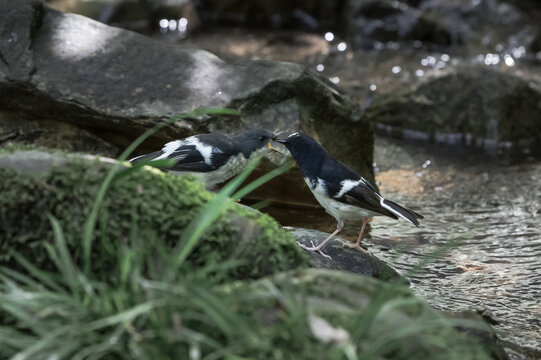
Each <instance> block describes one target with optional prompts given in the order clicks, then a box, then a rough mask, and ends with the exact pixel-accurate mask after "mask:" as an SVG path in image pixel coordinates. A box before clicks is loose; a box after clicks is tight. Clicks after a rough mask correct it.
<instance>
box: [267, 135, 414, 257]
mask: <svg viewBox="0 0 541 360" xmlns="http://www.w3.org/2000/svg"><path fill="white" fill-rule="evenodd" d="M273 140H274V141H276V142H279V143H282V144H284V145H285V146H286V147H287V149H288V150H289V152H290V153H291V155H292V156H293V158H294V159H295V161H296V162H297V163H298V164H299V167H300V169H301V171H302V173H303V175H304V181H306V184H307V185H308V187H309V188H310V190H311V191H312V193H313V194H314V196H315V198H316V200H317V201H318V202H319V203H320V204H321V206H323V207H324V208H325V210H326V211H327V213H329V214H330V215H332V216H333V217H334V218H335V219H336V221H337V226H336V231H334V232H333V233H332V234H331V235H329V236H328V237H327V238H326V239H325V240H323V241H322V242H321V244H319V245H318V246H315V245H314V243H313V242H312V247H307V246H305V245H303V244H300V243H299V245H300V246H301V247H302V248H303V249H305V250H308V251H315V252H317V253H319V254H321V255H323V256H325V257H328V258H330V256H328V255H326V254H325V253H323V251H321V248H322V247H323V245H325V243H327V241H329V240H330V239H332V238H333V237H334V236H335V235H336V234H338V233H339V232H340V231H341V230H342V228H343V227H344V224H345V222H352V221H353V222H355V221H359V220H361V219H362V222H363V224H362V227H361V231H360V232H359V237H358V238H357V241H356V242H355V244H349V243H347V244H346V245H348V246H350V247H354V248H358V249H359V250H362V251H364V250H363V249H362V248H361V246H360V243H361V239H362V236H363V232H364V229H365V227H366V223H367V221H368V218H369V217H373V216H378V215H386V216H389V217H391V218H394V219H398V218H402V219H404V220H406V221H408V222H410V223H412V224H413V225H416V226H419V220H418V219H424V218H423V216H422V215H419V214H417V213H416V212H414V211H412V210H409V209H406V208H405V207H403V206H401V205H398V204H397V203H395V202H392V201H390V200H387V199H384V198H383V196H381V195H380V193H379V192H378V191H377V190H376V188H375V187H374V186H373V185H372V184H371V183H370V182H368V180H366V179H365V178H363V177H362V176H360V175H358V174H356V173H355V172H354V171H353V170H351V169H350V168H348V167H347V166H346V165H344V164H342V163H341V162H339V161H338V160H336V159H335V158H333V157H332V156H331V155H330V154H329V153H328V152H327V150H325V149H324V148H323V147H322V146H321V145H319V144H318V143H317V142H316V141H315V140H314V139H312V138H311V137H310V136H308V135H306V134H302V133H298V132H297V133H293V134H291V135H289V136H288V137H287V138H285V139H276V138H274V139H273Z"/></svg>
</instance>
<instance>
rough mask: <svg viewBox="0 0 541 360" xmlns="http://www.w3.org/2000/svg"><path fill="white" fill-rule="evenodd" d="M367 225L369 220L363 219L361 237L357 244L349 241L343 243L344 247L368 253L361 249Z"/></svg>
mask: <svg viewBox="0 0 541 360" xmlns="http://www.w3.org/2000/svg"><path fill="white" fill-rule="evenodd" d="M366 223H368V219H367V218H364V219H363V226H362V227H361V232H359V237H358V238H357V241H356V242H355V244H352V243H350V242H349V241H342V245H344V246H347V247H350V248H358V249H359V250H361V251H366V250H365V249H363V248H362V247H361V239H362V238H363V233H364V228H365V227H366Z"/></svg>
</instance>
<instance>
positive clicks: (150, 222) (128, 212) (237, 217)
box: [0, 150, 309, 279]
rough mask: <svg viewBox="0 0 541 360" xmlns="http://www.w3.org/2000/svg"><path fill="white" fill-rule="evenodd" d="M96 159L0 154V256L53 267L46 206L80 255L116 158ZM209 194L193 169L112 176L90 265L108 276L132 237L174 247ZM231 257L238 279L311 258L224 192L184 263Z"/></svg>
mask: <svg viewBox="0 0 541 360" xmlns="http://www.w3.org/2000/svg"><path fill="white" fill-rule="evenodd" d="M101 159H102V161H100V160H99V159H98V158H94V157H89V156H83V155H79V156H76V155H73V154H63V153H48V152H44V151H36V150H33V151H16V152H13V153H9V152H4V153H2V154H0V193H1V194H2V196H1V197H0V264H4V265H13V264H14V263H15V262H14V258H13V256H12V253H11V250H15V251H17V252H19V253H20V254H22V255H23V256H25V257H26V258H27V259H30V260H31V261H32V262H33V263H34V264H36V265H38V266H40V267H43V266H45V267H46V268H51V267H52V264H51V263H50V258H49V256H48V255H47V252H46V250H45V247H44V244H46V243H51V242H52V241H53V231H52V227H51V222H50V220H49V217H48V214H50V215H52V216H54V217H55V218H56V219H58V220H59V222H60V225H61V227H62V230H63V232H64V236H65V239H66V242H67V244H68V247H69V248H70V252H71V253H72V254H73V255H74V258H75V260H76V261H77V262H80V260H81V246H80V242H81V239H82V233H83V228H84V225H85V222H86V220H87V219H88V216H89V213H90V209H91V207H92V204H93V202H94V199H95V197H96V194H97V192H98V189H99V188H100V186H101V184H102V182H103V179H104V178H105V176H106V174H107V172H108V171H109V170H110V168H111V163H113V162H114V161H113V160H111V159H109V161H108V162H105V161H103V159H104V158H101ZM123 170H125V169H124V168H123V169H121V170H120V171H123ZM214 196H215V194H213V193H210V192H208V191H206V190H205V189H204V187H203V185H202V184H201V183H199V182H197V181H195V179H193V178H191V177H178V176H173V175H169V174H164V173H162V172H159V171H153V170H152V169H150V168H146V169H141V170H140V171H135V172H131V173H129V174H128V175H127V176H125V177H123V178H122V179H120V180H118V181H114V182H113V184H112V186H111V187H110V188H109V190H108V192H107V193H106V195H105V199H104V201H103V205H102V207H101V210H100V213H99V219H98V222H97V226H96V229H95V232H94V238H93V248H92V251H93V254H92V256H93V257H92V261H93V266H92V267H93V270H95V271H97V272H102V273H103V274H104V275H105V276H106V274H107V268H108V264H110V263H111V262H115V261H119V259H118V254H119V251H118V249H119V247H121V246H123V244H126V243H127V242H130V241H138V243H140V244H141V245H140V246H141V252H142V253H144V254H148V255H151V254H152V253H153V249H155V248H156V245H161V244H163V242H165V243H167V244H169V245H171V247H173V246H174V245H176V244H177V243H178V242H179V241H180V240H181V239H182V236H183V231H184V230H185V228H186V227H187V226H188V225H189V224H190V223H192V222H193V221H194V220H195V219H196V218H197V217H198V215H199V213H200V209H201V207H202V206H203V204H205V203H206V202H207V201H209V200H210V199H212V198H213V197H214ZM160 248H161V247H160ZM232 258H233V259H234V260H236V261H240V262H241V265H240V266H238V267H234V268H232V269H230V270H228V271H229V273H227V274H226V277H232V278H239V279H244V278H258V277H261V276H263V275H267V274H271V273H274V272H278V271H283V270H286V269H292V268H297V267H305V266H307V265H308V263H309V258H308V256H306V255H305V254H303V253H302V251H301V250H300V249H299V247H298V246H297V245H296V243H295V241H294V239H293V237H292V236H291V235H290V234H289V233H288V232H287V231H284V230H282V229H281V227H280V226H279V224H277V223H276V222H275V221H274V220H273V219H272V218H270V217H268V216H266V215H263V214H261V213H259V212H257V211H251V210H248V209H244V208H242V207H240V206H238V205H237V204H235V203H234V202H232V201H230V200H228V201H227V202H226V204H225V206H224V209H223V210H222V213H221V215H220V216H219V218H218V219H217V220H216V221H215V222H214V223H213V224H212V225H211V226H210V227H209V229H207V230H206V231H205V233H204V235H203V236H202V239H201V240H200V242H199V243H198V245H197V246H196V247H195V249H194V250H193V252H192V253H191V254H190V256H189V258H188V266H189V267H192V268H193V267H204V266H212V265H214V266H215V265H219V264H220V263H222V262H224V261H226V260H231V259H232ZM221 275H222V276H223V275H224V274H221Z"/></svg>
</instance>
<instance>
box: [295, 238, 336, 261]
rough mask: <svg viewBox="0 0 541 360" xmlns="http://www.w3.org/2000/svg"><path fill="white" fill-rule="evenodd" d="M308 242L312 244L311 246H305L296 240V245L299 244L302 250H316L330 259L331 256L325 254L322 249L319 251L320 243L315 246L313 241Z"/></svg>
mask: <svg viewBox="0 0 541 360" xmlns="http://www.w3.org/2000/svg"><path fill="white" fill-rule="evenodd" d="M310 243H311V244H312V247H308V246H306V245H304V244H301V243H300V242H298V241H297V245H299V246H300V247H301V248H303V249H304V250H306V251H311V252H317V253H318V254H319V255H321V256H323V257H326V258H329V259H331V260H332V257H330V256H329V255H327V254H325V253H324V252H323V251H321V245H319V246H315V245H314V242H313V241H310Z"/></svg>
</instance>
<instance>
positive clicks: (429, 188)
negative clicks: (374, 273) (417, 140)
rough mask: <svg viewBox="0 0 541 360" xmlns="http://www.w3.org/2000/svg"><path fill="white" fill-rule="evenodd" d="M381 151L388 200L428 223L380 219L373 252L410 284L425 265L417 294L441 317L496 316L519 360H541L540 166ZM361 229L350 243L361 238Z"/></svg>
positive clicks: (314, 219) (414, 149)
mask: <svg viewBox="0 0 541 360" xmlns="http://www.w3.org/2000/svg"><path fill="white" fill-rule="evenodd" d="M376 143H377V145H376V153H375V158H376V164H375V165H376V170H377V173H376V179H377V181H378V185H379V186H380V189H381V192H382V193H383V194H384V195H385V196H387V197H388V198H390V199H393V200H395V201H398V202H400V203H402V204H404V205H407V206H411V207H412V208H413V209H415V210H416V211H419V212H420V213H421V214H423V215H424V216H425V217H426V220H424V221H423V222H422V226H421V227H419V228H416V227H413V226H411V225H410V224H409V223H406V222H404V221H396V220H393V219H390V218H385V217H377V218H374V219H373V221H372V222H371V228H372V230H371V232H370V236H369V238H368V239H365V240H363V241H365V243H366V244H367V245H368V246H369V250H370V252H371V253H373V254H374V255H376V256H377V257H379V258H380V259H382V260H384V261H386V262H388V263H389V264H391V265H392V266H393V267H394V268H395V269H396V270H397V271H398V272H400V273H402V274H404V275H406V274H408V273H409V271H410V270H411V269H413V268H414V267H415V266H416V265H417V264H418V263H419V262H421V261H425V260H426V261H427V264H426V265H425V266H423V267H422V268H421V269H420V270H418V271H416V272H415V273H414V274H413V275H411V276H410V275H408V277H409V280H410V282H411V286H412V288H413V289H414V290H415V292H416V293H418V294H419V295H421V296H423V297H424V298H426V299H427V301H428V303H430V304H431V305H432V306H434V307H436V308H438V309H442V310H449V311H461V310H488V312H489V314H491V317H493V318H494V319H495V320H497V321H498V324H497V325H495V328H496V329H497V331H498V332H499V336H500V338H501V339H503V340H504V341H505V342H506V347H507V350H508V352H509V353H510V355H511V357H512V358H514V359H521V358H525V359H528V358H529V359H535V358H539V357H540V356H541V226H540V224H539V222H540V221H541V162H539V163H535V162H533V163H530V164H522V165H510V164H501V163H498V161H497V160H496V159H494V158H491V157H486V156H485V155H479V154H476V153H472V152H468V151H461V150H460V149H459V150H457V149H453V148H443V149H442V148H441V147H440V148H436V147H431V146H417V145H414V144H404V143H402V142H399V141H397V140H389V139H383V138H379V139H377V141H376ZM449 154H451V155H449ZM380 163H381V165H380ZM281 211H282V212H283V210H281ZM271 212H273V211H271ZM273 215H275V216H277V217H278V218H279V219H280V220H281V221H286V222H288V225H297V226H305V227H314V226H313V224H321V225H319V226H318V227H319V228H320V229H322V230H325V231H330V230H332V229H333V228H334V226H335V223H334V220H333V219H332V218H331V217H330V216H328V215H326V214H324V213H323V212H319V211H314V212H313V213H312V214H311V215H309V214H307V213H306V212H300V211H299V212H297V213H295V212H291V211H289V212H288V216H280V214H273ZM310 224H312V225H310ZM358 230H359V229H347V232H346V236H347V237H349V238H350V239H354V238H355V235H356V234H355V233H356V231H358ZM440 251H444V253H443V254H441V253H439V252H440ZM438 253H439V255H435V254H438ZM507 342H508V343H507ZM515 345H519V346H518V347H517V346H515Z"/></svg>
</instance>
